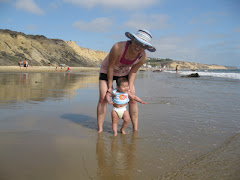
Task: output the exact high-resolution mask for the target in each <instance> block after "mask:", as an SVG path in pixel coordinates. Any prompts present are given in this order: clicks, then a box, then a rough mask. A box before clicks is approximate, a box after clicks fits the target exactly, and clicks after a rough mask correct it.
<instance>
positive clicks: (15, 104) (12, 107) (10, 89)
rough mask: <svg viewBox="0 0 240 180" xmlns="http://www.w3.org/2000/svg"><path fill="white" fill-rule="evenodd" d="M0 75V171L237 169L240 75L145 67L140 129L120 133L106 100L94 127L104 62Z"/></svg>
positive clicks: (106, 177) (28, 175)
mask: <svg viewBox="0 0 240 180" xmlns="http://www.w3.org/2000/svg"><path fill="white" fill-rule="evenodd" d="M48 68H49V67H46V69H48ZM70 68H71V67H70ZM15 69H16V68H15ZM41 72H43V71H41ZM0 83H1V86H0V114H1V116H0V160H1V161H0V179H3V180H15V179H18V180H32V179H34V180H42V179H51V180H55V179H56V180H66V179H84V180H85V179H86V180H87V179H94V180H95V179H96V180H112V179H116V180H118V179H119V180H120V179H121V180H122V179H129V180H135V179H139V180H146V179H154V180H155V179H159V180H160V179H161V180H162V179H163V180H165V179H173V180H183V179H184V180H196V179H204V180H219V179H222V180H229V179H230V180H237V179H239V178H240V169H239V167H240V161H239V157H240V151H239V148H240V132H239V128H240V122H239V107H240V103H239V101H236V99H237V98H239V96H240V94H239V88H240V83H239V80H233V79H231V80H226V79H223V78H209V77H201V78H197V79H196V78H195V79H189V78H181V77H180V76H178V75H176V74H175V73H172V74H171V73H165V72H161V73H154V72H151V71H144V72H139V73H138V75H137V78H136V81H135V87H136V89H137V96H139V97H141V99H143V100H144V101H146V102H148V104H147V105H139V131H138V132H133V131H132V125H131V124H130V125H129V127H128V128H127V134H126V135H122V134H120V133H119V134H118V136H117V137H116V138H114V137H113V134H112V130H111V110H112V106H110V105H108V106H107V115H106V118H105V122H104V126H103V128H104V132H103V133H102V134H98V133H97V119H96V106H97V100H98V71H96V72H95V71H90V72H82V73H78V72H77V73H75V72H72V73H55V71H51V72H49V73H37V72H34V73H32V72H25V70H23V71H22V72H18V73H16V71H13V72H12V73H11V72H6V73H5V72H1V76H0ZM223 87H224V88H223ZM121 122H122V121H121V120H120V121H119V126H120V124H121ZM119 128H120V127H119Z"/></svg>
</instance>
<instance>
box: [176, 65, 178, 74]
mask: <svg viewBox="0 0 240 180" xmlns="http://www.w3.org/2000/svg"><path fill="white" fill-rule="evenodd" d="M177 72H178V65H176V73H177Z"/></svg>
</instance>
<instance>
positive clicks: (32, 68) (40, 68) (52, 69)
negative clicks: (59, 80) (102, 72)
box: [0, 66, 99, 72]
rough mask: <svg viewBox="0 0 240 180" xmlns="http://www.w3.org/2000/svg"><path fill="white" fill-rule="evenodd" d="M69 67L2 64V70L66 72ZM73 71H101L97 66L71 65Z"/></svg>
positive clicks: (0, 68) (0, 70)
mask: <svg viewBox="0 0 240 180" xmlns="http://www.w3.org/2000/svg"><path fill="white" fill-rule="evenodd" d="M67 68H68V67H62V68H61V67H57V68H56V67H54V66H29V67H27V68H25V67H21V68H20V67H19V66H0V72H66V71H67ZM70 71H71V72H88V71H99V68H97V67H70Z"/></svg>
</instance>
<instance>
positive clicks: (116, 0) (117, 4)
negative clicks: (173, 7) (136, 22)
mask: <svg viewBox="0 0 240 180" xmlns="http://www.w3.org/2000/svg"><path fill="white" fill-rule="evenodd" d="M64 2H66V3H71V4H73V5H77V6H80V7H83V8H93V7H99V6H102V7H104V8H105V7H108V8H121V9H142V8H146V7H150V6H153V5H154V4H157V3H159V0H131V1H129V0H64Z"/></svg>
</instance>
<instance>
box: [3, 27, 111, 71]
mask: <svg viewBox="0 0 240 180" xmlns="http://www.w3.org/2000/svg"><path fill="white" fill-rule="evenodd" d="M106 55H107V53H106V52H103V51H94V50H91V49H87V48H82V47H79V46H78V45H77V44H76V42H74V41H63V40H60V39H48V38H46V37H45V36H41V35H26V34H24V33H20V32H15V31H11V30H0V65H1V66H7V65H17V63H18V61H23V60H24V59H27V60H28V62H29V64H30V65H35V66H44V65H45V66H46V65H54V66H55V65H59V64H66V65H68V66H80V67H81V66H82V67H97V66H99V65H100V64H101V62H102V60H103V59H104V58H105V57H106Z"/></svg>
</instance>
